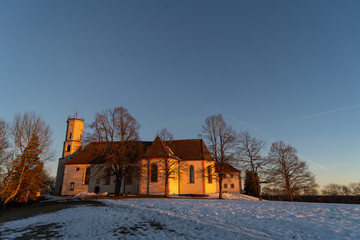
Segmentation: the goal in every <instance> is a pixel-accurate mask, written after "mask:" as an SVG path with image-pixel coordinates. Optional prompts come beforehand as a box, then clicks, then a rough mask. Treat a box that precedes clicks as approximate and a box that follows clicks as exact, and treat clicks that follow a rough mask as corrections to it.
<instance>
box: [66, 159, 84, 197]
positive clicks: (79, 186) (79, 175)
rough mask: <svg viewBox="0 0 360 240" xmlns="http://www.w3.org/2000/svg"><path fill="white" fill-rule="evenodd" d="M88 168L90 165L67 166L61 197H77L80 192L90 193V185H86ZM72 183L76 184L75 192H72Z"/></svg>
mask: <svg viewBox="0 0 360 240" xmlns="http://www.w3.org/2000/svg"><path fill="white" fill-rule="evenodd" d="M87 167H90V164H79V165H76V164H70V165H65V171H64V180H63V185H62V190H61V195H76V194H78V193H80V192H88V190H89V189H88V187H89V185H87V184H84V179H85V171H86V168H87ZM71 182H73V183H74V190H70V184H71Z"/></svg>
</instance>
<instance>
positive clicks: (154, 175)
mask: <svg viewBox="0 0 360 240" xmlns="http://www.w3.org/2000/svg"><path fill="white" fill-rule="evenodd" d="M150 172H151V182H157V181H158V167H157V165H156V164H153V165H151V169H150Z"/></svg>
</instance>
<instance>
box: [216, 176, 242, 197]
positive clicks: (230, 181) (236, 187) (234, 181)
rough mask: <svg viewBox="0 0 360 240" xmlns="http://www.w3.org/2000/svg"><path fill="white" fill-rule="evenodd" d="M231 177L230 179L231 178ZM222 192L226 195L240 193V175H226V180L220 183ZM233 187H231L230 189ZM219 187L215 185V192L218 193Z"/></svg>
mask: <svg viewBox="0 0 360 240" xmlns="http://www.w3.org/2000/svg"><path fill="white" fill-rule="evenodd" d="M231 175H232V177H231ZM222 185H223V186H222V191H223V192H227V193H233V194H239V193H241V173H239V172H234V173H227V174H226V179H224V180H223V182H222ZM232 185H233V187H232ZM218 189H219V186H218V183H217V192H219V190H218Z"/></svg>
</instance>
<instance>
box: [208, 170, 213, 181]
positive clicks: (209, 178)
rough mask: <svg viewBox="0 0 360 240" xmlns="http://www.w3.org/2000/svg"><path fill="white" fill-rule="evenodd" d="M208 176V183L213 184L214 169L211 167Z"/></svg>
mask: <svg viewBox="0 0 360 240" xmlns="http://www.w3.org/2000/svg"><path fill="white" fill-rule="evenodd" d="M207 175H208V182H209V183H212V180H213V176H212V167H211V166H208V168H207Z"/></svg>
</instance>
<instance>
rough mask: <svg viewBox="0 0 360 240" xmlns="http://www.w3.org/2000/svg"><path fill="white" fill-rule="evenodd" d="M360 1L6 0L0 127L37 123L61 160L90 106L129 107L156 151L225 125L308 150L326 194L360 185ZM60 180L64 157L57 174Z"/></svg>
mask: <svg viewBox="0 0 360 240" xmlns="http://www.w3.org/2000/svg"><path fill="white" fill-rule="evenodd" d="M359 13H360V2H359V1H85V0H84V1H47V0H44V1H1V2H0V81H1V94H0V106H1V108H0V109H1V112H0V117H1V118H3V119H5V120H7V121H10V120H12V118H13V116H14V114H15V113H18V112H26V111H36V112H37V113H39V114H40V115H41V116H42V117H43V118H44V119H45V120H46V121H47V122H48V123H49V125H50V126H51V128H52V129H53V132H54V148H55V154H56V156H57V157H61V151H62V143H63V141H64V138H65V128H66V119H67V116H68V115H72V114H73V113H74V109H75V108H76V107H77V106H78V109H79V114H80V115H81V116H82V117H84V118H85V121H86V123H90V122H91V121H93V118H94V115H95V113H96V112H99V111H102V110H105V109H108V108H114V107H116V106H123V107H126V108H127V109H128V110H129V111H130V113H131V114H132V115H133V116H134V117H135V118H136V119H137V120H138V121H139V122H140V124H141V126H142V127H141V134H140V135H141V138H142V139H143V140H153V138H154V136H155V134H156V132H157V131H158V130H159V129H161V128H163V127H167V128H168V130H169V131H170V132H172V133H173V134H174V136H175V138H177V139H186V138H197V137H198V136H197V134H198V133H199V132H200V127H201V125H202V123H203V122H204V119H205V118H206V117H207V116H209V115H212V114H217V113H221V114H223V116H224V119H225V120H226V121H227V122H228V123H229V124H230V125H232V126H233V128H234V129H236V130H248V131H249V132H250V133H251V134H252V135H253V136H255V137H257V138H260V139H263V140H265V141H266V142H267V149H266V151H268V149H269V147H270V145H271V143H272V142H274V141H278V140H283V141H284V142H285V143H289V144H291V145H293V146H294V147H295V148H297V150H298V152H299V155H300V156H301V158H302V159H303V160H306V161H307V162H308V163H309V166H310V169H311V171H312V172H313V173H315V175H316V176H317V181H318V183H320V184H321V185H324V184H327V183H330V182H336V183H341V184H347V183H349V182H355V181H357V182H358V181H360V174H359V172H360V91H359V90H360V14H359ZM49 166H50V167H51V168H52V171H53V173H55V171H56V166H57V159H55V160H54V162H53V163H51V164H50V165H49Z"/></svg>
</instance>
